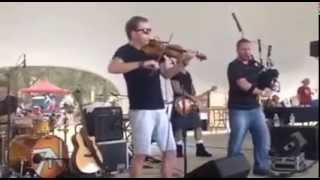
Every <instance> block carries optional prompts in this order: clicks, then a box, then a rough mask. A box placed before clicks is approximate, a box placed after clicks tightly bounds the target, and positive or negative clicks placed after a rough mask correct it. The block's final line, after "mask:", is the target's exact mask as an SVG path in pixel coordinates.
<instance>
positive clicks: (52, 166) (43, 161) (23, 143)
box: [9, 135, 68, 178]
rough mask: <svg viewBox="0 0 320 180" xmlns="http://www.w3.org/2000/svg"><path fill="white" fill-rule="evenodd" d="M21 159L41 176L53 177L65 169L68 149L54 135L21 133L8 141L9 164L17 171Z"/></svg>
mask: <svg viewBox="0 0 320 180" xmlns="http://www.w3.org/2000/svg"><path fill="white" fill-rule="evenodd" d="M22 160H23V161H24V167H26V168H28V169H32V170H33V171H34V172H35V173H36V174H37V175H38V176H40V177H41V178H55V177H57V176H59V175H61V174H62V173H63V172H64V171H65V170H67V165H68V149H67V146H66V145H65V144H64V142H63V141H62V140H61V139H60V138H58V137H56V136H52V135H49V136H45V137H35V136H28V135H21V136H17V137H16V138H14V139H13V140H12V141H11V142H10V156H9V162H10V163H9V164H10V166H11V167H12V168H14V169H15V170H17V171H18V172H19V171H20V167H21V161H22Z"/></svg>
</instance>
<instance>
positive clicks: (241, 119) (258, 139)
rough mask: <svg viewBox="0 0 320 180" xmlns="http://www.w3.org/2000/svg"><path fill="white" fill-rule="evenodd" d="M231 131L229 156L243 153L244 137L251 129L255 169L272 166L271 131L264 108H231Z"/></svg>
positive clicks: (267, 168)
mask: <svg viewBox="0 0 320 180" xmlns="http://www.w3.org/2000/svg"><path fill="white" fill-rule="evenodd" d="M229 118H230V128H231V133H230V137H229V145H228V156H229V157H230V156H233V155H238V154H241V147H242V144H243V141H244V138H245V136H246V134H247V132H248V130H249V132H250V133H251V137H252V142H253V146H254V169H253V170H254V171H266V170H269V168H270V157H269V150H270V133H269V129H268V126H267V124H266V118H265V116H264V113H263V111H262V108H261V107H259V108H255V109H251V110H238V109H230V110H229Z"/></svg>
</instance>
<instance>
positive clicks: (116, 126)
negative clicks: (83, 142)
mask: <svg viewBox="0 0 320 180" xmlns="http://www.w3.org/2000/svg"><path fill="white" fill-rule="evenodd" d="M122 121H123V120H122V110H121V107H96V108H94V110H93V111H92V112H88V113H86V122H87V127H88V132H89V134H90V135H93V136H95V138H96V141H97V142H100V141H114V140H121V139H123V123H122Z"/></svg>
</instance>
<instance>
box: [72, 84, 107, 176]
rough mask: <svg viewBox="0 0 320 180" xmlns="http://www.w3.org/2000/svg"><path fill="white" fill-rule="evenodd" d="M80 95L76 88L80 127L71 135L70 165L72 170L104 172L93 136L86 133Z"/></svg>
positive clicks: (86, 172)
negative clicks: (72, 148)
mask: <svg viewBox="0 0 320 180" xmlns="http://www.w3.org/2000/svg"><path fill="white" fill-rule="evenodd" d="M81 97H82V96H81V92H80V90H77V91H76V92H75V98H76V100H77V101H78V103H79V110H80V115H81V124H82V128H81V130H80V131H79V132H77V133H76V134H75V135H74V136H73V137H72V143H73V146H74V151H73V153H72V156H71V166H72V169H73V170H74V171H76V172H78V173H82V174H92V173H97V172H99V171H101V172H104V166H103V158H102V155H101V152H100V150H99V149H98V147H97V145H96V143H95V138H94V137H90V136H89V134H88V130H87V126H86V122H85V116H84V112H83V106H82V98H81Z"/></svg>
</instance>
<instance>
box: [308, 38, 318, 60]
mask: <svg viewBox="0 0 320 180" xmlns="http://www.w3.org/2000/svg"><path fill="white" fill-rule="evenodd" d="M318 43H319V41H311V42H310V56H312V57H319V44H318Z"/></svg>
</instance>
